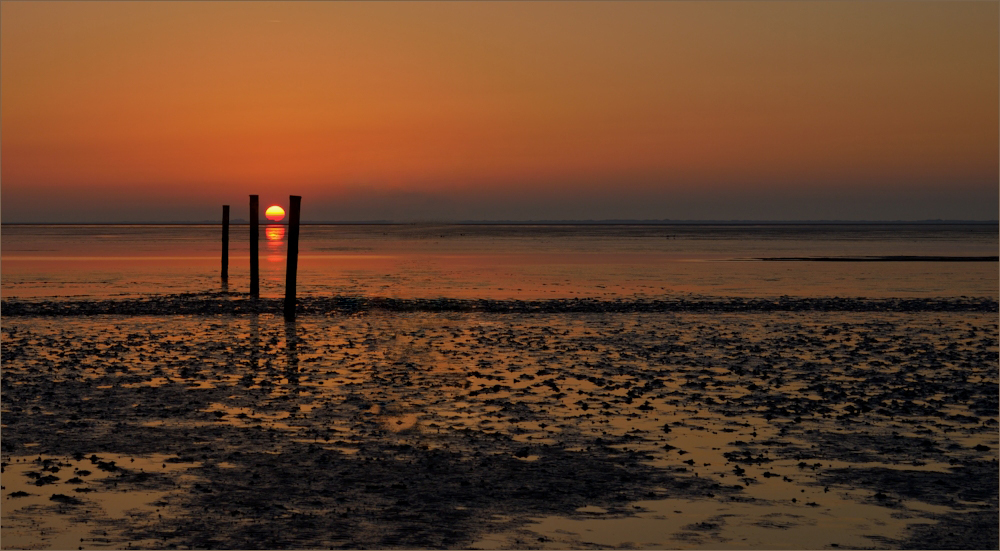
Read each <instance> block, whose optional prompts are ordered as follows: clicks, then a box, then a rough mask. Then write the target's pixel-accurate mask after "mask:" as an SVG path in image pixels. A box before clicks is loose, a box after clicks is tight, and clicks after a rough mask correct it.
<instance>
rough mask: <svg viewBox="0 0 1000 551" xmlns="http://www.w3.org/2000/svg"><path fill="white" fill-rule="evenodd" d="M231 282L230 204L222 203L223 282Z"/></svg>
mask: <svg viewBox="0 0 1000 551" xmlns="http://www.w3.org/2000/svg"><path fill="white" fill-rule="evenodd" d="M228 282H229V205H222V283H228Z"/></svg>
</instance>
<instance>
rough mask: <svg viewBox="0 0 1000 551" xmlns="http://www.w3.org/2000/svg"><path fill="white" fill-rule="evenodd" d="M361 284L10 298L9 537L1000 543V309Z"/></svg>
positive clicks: (653, 544)
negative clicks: (291, 313) (451, 292)
mask: <svg viewBox="0 0 1000 551" xmlns="http://www.w3.org/2000/svg"><path fill="white" fill-rule="evenodd" d="M337 300H339V301H340V302H337ZM337 300H334V299H322V300H321V299H314V300H312V301H311V302H310V301H309V300H306V301H303V304H302V312H303V313H302V315H300V317H299V319H298V321H297V322H295V323H291V324H286V323H285V322H284V321H283V320H282V319H281V318H280V316H276V315H275V314H274V312H276V311H278V310H277V309H278V305H277V302H276V301H271V302H268V301H264V302H262V303H260V304H259V305H256V306H255V305H252V304H249V301H247V300H246V299H245V297H241V296H238V295H228V294H212V295H185V296H173V297H160V298H151V299H143V300H132V301H92V302H88V301H78V302H44V301H4V302H3V304H2V313H3V316H4V320H3V325H2V335H3V348H2V361H3V377H2V393H3V401H2V429H3V432H2V462H3V476H2V478H3V494H2V505H3V516H2V529H3V536H4V537H3V547H4V548H62V549H65V548H72V549H76V548H77V547H83V548H85V549H92V548H93V549H99V548H128V547H137V548H188V547H193V548H240V549H252V548H269V549H280V548H442V547H448V548H610V547H629V548H708V549H718V548H744V549H745V548H765V549H778V548H798V549H803V548H804V549H811V548H837V547H839V548H859V547H867V548H935V549H942V548H965V549H970V548H972V549H992V548H996V547H997V543H998V536H997V515H998V495H997V488H998V479H997V473H998V451H997V450H998V428H997V427H998V424H997V423H998V402H997V384H998V375H997V354H998V337H997V335H998V326H997V305H996V302H995V301H992V300H987V299H941V300H936V299H911V300H895V299H886V300H867V299H792V298H782V299H774V300H764V299H760V300H757V299H713V300H705V301H659V302H657V301H597V300H590V301H575V300H566V301H535V302H526V301H503V300H494V301H475V300H467V301H458V300H456V301H440V300H439V301H435V300H430V299H428V300H424V301H419V300H408V301H407V300H397V301H391V300H387V299H362V298H355V299H350V298H343V299H337ZM109 305H110V306H109ZM252 310H257V312H252Z"/></svg>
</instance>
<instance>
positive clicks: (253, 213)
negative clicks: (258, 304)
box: [250, 195, 260, 298]
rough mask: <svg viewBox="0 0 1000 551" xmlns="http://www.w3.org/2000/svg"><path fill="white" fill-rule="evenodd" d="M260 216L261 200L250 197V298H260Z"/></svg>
mask: <svg viewBox="0 0 1000 551" xmlns="http://www.w3.org/2000/svg"><path fill="white" fill-rule="evenodd" d="M259 215H260V200H259V199H258V197H257V196H256V195H251V196H250V298H260V271H259V267H258V265H257V241H258V239H259V234H260V229H258V228H257V223H258V220H257V219H258V218H259Z"/></svg>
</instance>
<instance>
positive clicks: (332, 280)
mask: <svg viewBox="0 0 1000 551" xmlns="http://www.w3.org/2000/svg"><path fill="white" fill-rule="evenodd" d="M284 230H285V228H284V226H278V225H273V226H262V227H261V230H260V252H259V259H260V260H259V261H260V270H261V272H260V273H261V293H262V295H263V296H270V297H278V296H283V294H284V276H285V265H286V259H285V247H286V243H285V239H286V237H285V231H284ZM220 232H221V230H220V228H219V227H218V226H211V225H204V226H135V225H132V226H129V225H122V226H16V225H15V226H11V225H5V226H3V227H2V232H0V243H2V247H0V267H2V282H0V294H2V296H3V297H4V298H10V297H21V298H25V297H46V298H52V297H65V296H83V297H109V296H135V295H142V294H150V293H154V294H158V293H179V292H204V291H208V290H218V289H220V288H221V287H220V280H219V273H220V249H221V233H220ZM247 232H248V227H247V226H233V227H232V228H231V243H230V267H229V271H230V279H229V284H228V286H227V289H228V290H231V291H236V292H247V290H248V279H249V275H248V274H249V252H248V251H249V244H248V237H249V236H248V233H247ZM997 236H998V233H997V227H996V225H995V224H994V225H965V226H963V225H826V226H824V225H744V226H731V225H730V226H699V225H666V226H654V225H633V226H613V225H589V226H563V225H550V226H531V225H510V226H503V225H386V226H379V225H309V226H303V227H302V230H301V239H300V256H299V269H298V291H299V293H300V294H301V295H303V296H308V295H315V296H328V295H337V294H342V295H361V296H382V297H395V298H433V297H452V298H512V299H537V298H574V297H590V298H604V299H607V298H648V297H663V296H678V295H681V296H690V295H702V296H742V297H777V296H782V295H789V296H847V297H858V296H863V297H925V296H934V297H941V296H962V295H966V296H976V297H992V298H994V299H996V298H1000V286H998V284H997V281H998V278H1000V271H998V263H997V262H995V261H993V262H932V261H926V262H802V261H794V262H793V261H789V262H767V261H761V260H758V259H760V258H774V257H782V258H789V257H793V258H799V257H884V256H916V257H938V256H964V257H970V256H972V257H982V256H988V257H995V256H996V255H997V249H998V239H997Z"/></svg>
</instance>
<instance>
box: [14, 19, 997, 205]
mask: <svg viewBox="0 0 1000 551" xmlns="http://www.w3.org/2000/svg"><path fill="white" fill-rule="evenodd" d="M0 15H2V18H0V74H2V79H0V102H2V105H0V117H2V136H0V159H2V163H0V221H2V222H4V223H43V222H94V223H99V222H144V221H162V222H194V221H203V220H213V219H217V218H218V216H219V210H220V209H219V207H220V206H221V205H222V204H229V205H231V206H232V209H233V210H232V216H233V218H247V214H248V211H247V195H248V194H250V193H256V194H259V195H260V198H261V204H262V206H266V205H270V204H280V205H287V199H288V195H289V194H295V195H301V196H303V212H302V217H303V220H328V221H345V222H350V221H358V222H360V221H370V220H392V221H395V222H413V221H439V222H449V221H471V220H484V221H485V220H511V221H529V220H607V219H619V220H624V219H629V220H649V219H654V220H663V219H671V220H677V221H683V220H747V221H753V220H757V221H765V220H843V221H850V220H868V221H871V220H914V221H923V220H933V219H944V220H989V221H993V220H996V219H997V212H998V204H1000V178H998V173H1000V110H998V102H997V98H998V97H1000V68H998V67H1000V53H998V52H1000V30H998V25H997V21H998V20H1000V5H998V4H997V3H996V2H974V1H972V2H879V3H865V2H806V3H795V2H614V3H611V2H514V3H505V2H499V3H493V2H491V3H480V2H441V3H438V2H418V3H407V2H378V3H365V2H330V3H326V2H280V3H278V2H257V3H229V2H207V3H201V2H199V3H190V2H140V3H128V2H87V3H72V2H39V3H35V2H3V3H2V4H0Z"/></svg>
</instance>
